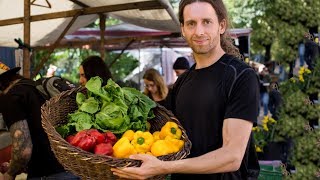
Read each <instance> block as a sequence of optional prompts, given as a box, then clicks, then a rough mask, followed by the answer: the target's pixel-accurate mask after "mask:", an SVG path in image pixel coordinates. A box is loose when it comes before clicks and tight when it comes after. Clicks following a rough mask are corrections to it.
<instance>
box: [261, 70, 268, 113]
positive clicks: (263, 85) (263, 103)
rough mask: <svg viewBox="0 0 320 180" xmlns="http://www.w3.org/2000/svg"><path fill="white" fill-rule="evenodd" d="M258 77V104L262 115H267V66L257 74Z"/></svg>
mask: <svg viewBox="0 0 320 180" xmlns="http://www.w3.org/2000/svg"><path fill="white" fill-rule="evenodd" d="M259 79H260V104H261V106H262V107H263V115H264V116H267V115H268V112H269V109H268V104H269V93H268V90H269V86H270V75H269V70H268V68H267V67H264V68H263V70H262V71H261V73H260V74H259Z"/></svg>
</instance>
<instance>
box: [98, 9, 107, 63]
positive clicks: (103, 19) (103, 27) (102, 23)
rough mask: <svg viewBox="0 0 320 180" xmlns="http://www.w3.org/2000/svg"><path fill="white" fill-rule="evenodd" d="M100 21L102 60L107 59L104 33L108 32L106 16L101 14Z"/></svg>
mask: <svg viewBox="0 0 320 180" xmlns="http://www.w3.org/2000/svg"><path fill="white" fill-rule="evenodd" d="M99 19H100V55H101V59H102V60H104V59H105V54H106V53H105V48H104V44H105V43H104V32H105V30H106V15H104V14H99Z"/></svg>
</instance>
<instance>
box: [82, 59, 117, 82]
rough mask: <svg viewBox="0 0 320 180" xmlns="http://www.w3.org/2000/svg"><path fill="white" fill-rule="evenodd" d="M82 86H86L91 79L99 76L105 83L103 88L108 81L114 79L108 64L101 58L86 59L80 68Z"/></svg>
mask: <svg viewBox="0 0 320 180" xmlns="http://www.w3.org/2000/svg"><path fill="white" fill-rule="evenodd" d="M79 74H80V79H79V83H80V85H81V86H85V85H86V83H87V81H89V80H90V78H92V77H95V76H99V77H100V78H101V79H102V80H103V82H102V86H104V85H106V84H107V82H108V79H110V78H111V79H112V75H111V72H110V70H109V68H108V66H107V65H106V63H105V62H104V61H103V60H102V59H101V58H100V57H99V56H89V57H87V58H86V59H84V60H83V61H82V63H81V65H80V67H79Z"/></svg>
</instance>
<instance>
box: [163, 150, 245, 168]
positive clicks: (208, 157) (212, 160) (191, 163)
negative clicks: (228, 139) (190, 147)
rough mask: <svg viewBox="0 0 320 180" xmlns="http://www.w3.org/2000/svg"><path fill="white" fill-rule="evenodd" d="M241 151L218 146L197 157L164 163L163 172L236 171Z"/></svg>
mask: <svg viewBox="0 0 320 180" xmlns="http://www.w3.org/2000/svg"><path fill="white" fill-rule="evenodd" d="M238 153H240V154H241V152H235V151H233V152H231V151H229V150H228V149H226V148H220V149H217V150H215V151H212V152H209V153H207V154H204V155H202V156H199V157H195V158H189V159H183V160H179V161H173V162H170V161H168V163H165V166H164V167H165V171H166V172H165V173H182V174H194V173H196V174H213V173H223V172H232V171H236V170H237V169H238V168H239V163H241V158H239V157H240V156H237V155H236V154H238Z"/></svg>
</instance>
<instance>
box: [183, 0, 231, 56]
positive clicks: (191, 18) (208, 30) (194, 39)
mask: <svg viewBox="0 0 320 180" xmlns="http://www.w3.org/2000/svg"><path fill="white" fill-rule="evenodd" d="M183 17H184V23H183V24H181V32H182V34H183V36H184V37H185V39H186V41H187V42H188V44H189V46H190V47H191V48H192V50H193V51H194V53H196V54H207V53H210V52H213V51H214V49H215V48H217V47H220V35H221V34H223V33H224V31H225V27H226V25H225V24H226V23H225V20H223V21H222V22H221V23H219V22H218V17H217V14H216V11H215V10H214V9H213V7H212V6H211V4H209V3H206V2H195V3H191V4H188V5H187V6H185V8H184V11H183Z"/></svg>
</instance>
